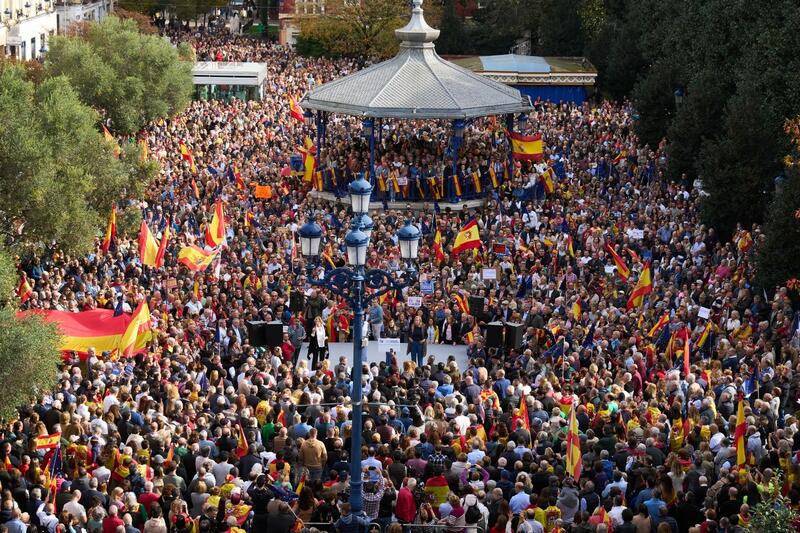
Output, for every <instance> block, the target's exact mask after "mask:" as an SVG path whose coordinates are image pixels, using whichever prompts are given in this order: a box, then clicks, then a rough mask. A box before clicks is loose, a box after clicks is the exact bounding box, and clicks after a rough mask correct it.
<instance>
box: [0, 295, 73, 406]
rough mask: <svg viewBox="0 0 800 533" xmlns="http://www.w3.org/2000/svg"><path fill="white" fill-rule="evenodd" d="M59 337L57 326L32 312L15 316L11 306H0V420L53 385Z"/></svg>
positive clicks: (57, 362) (58, 357)
mask: <svg viewBox="0 0 800 533" xmlns="http://www.w3.org/2000/svg"><path fill="white" fill-rule="evenodd" d="M59 338H60V335H59V333H58V328H57V326H56V325H55V324H52V323H47V322H45V321H44V320H42V319H41V317H39V316H37V315H35V314H31V315H27V316H25V317H24V318H17V317H16V310H15V309H14V308H13V307H11V306H6V307H4V308H2V309H0V390H2V391H3V394H2V396H0V398H2V399H1V400H0V419H5V420H8V419H11V418H13V416H14V415H15V413H16V408H17V407H19V406H20V405H23V404H26V403H28V402H29V401H30V400H31V399H33V398H36V397H38V396H41V395H42V394H43V393H45V392H46V391H48V390H49V389H50V388H51V387H52V386H53V385H55V382H56V375H57V370H58V364H59V363H60V362H61V354H60V353H59V351H58V346H59V344H60V342H59Z"/></svg>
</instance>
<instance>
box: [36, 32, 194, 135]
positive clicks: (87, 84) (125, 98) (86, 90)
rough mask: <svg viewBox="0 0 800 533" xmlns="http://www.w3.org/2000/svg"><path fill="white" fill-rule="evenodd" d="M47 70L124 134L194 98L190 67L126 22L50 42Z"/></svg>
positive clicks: (171, 49)
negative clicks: (63, 78)
mask: <svg viewBox="0 0 800 533" xmlns="http://www.w3.org/2000/svg"><path fill="white" fill-rule="evenodd" d="M45 67H46V69H47V72H48V74H49V75H51V76H66V77H67V78H68V79H69V82H70V84H71V85H72V86H73V87H74V89H75V91H76V93H77V95H78V96H79V98H80V99H81V101H82V102H84V103H85V104H87V105H89V106H91V107H94V108H95V109H97V110H100V111H101V112H102V113H103V114H104V115H105V116H107V117H108V118H109V119H111V129H112V131H116V132H120V133H125V134H132V133H134V132H136V131H138V130H139V129H141V128H142V127H143V126H144V125H145V124H147V123H148V122H149V121H151V120H153V119H156V118H158V117H163V116H167V115H172V114H174V113H176V112H179V111H181V110H182V109H183V108H185V107H186V105H187V104H188V103H189V101H190V97H191V93H192V78H191V64H190V63H188V62H184V61H181V59H180V57H179V52H178V50H177V49H176V48H175V47H173V46H171V45H170V44H169V43H168V42H166V41H165V40H164V39H162V38H160V37H158V36H155V35H145V34H142V33H140V32H139V31H138V28H137V25H136V22H134V21H133V20H130V19H129V20H120V19H118V18H116V17H107V18H105V19H104V20H103V21H102V22H100V23H97V24H90V25H88V26H87V27H86V31H85V32H82V33H81V34H80V35H73V36H55V37H53V39H52V41H51V43H50V51H49V52H48V53H47V57H46V61H45Z"/></svg>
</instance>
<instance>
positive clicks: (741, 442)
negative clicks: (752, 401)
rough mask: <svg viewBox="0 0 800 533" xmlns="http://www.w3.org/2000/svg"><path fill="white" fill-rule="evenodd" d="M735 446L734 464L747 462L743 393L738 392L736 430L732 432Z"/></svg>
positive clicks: (741, 464) (740, 464)
mask: <svg viewBox="0 0 800 533" xmlns="http://www.w3.org/2000/svg"><path fill="white" fill-rule="evenodd" d="M733 442H734V446H735V448H736V464H737V465H739V466H743V465H744V464H745V462H747V422H745V419H744V395H743V394H742V393H741V392H739V405H738V407H737V408H736V430H735V432H734V439H733Z"/></svg>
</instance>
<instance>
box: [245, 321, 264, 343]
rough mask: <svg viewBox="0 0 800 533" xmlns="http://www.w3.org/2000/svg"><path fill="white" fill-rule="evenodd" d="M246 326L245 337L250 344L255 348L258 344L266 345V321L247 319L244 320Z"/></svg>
mask: <svg viewBox="0 0 800 533" xmlns="http://www.w3.org/2000/svg"><path fill="white" fill-rule="evenodd" d="M245 326H247V338H248V339H249V340H250V346H255V347H256V348H258V347H260V346H267V323H266V322H264V321H263V320H248V321H247V322H245Z"/></svg>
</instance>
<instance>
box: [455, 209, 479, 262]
mask: <svg viewBox="0 0 800 533" xmlns="http://www.w3.org/2000/svg"><path fill="white" fill-rule="evenodd" d="M480 247H481V237H480V234H479V233H478V223H477V222H476V221H475V219H474V218H473V219H472V220H470V221H469V222H467V223H466V224H465V225H464V227H463V228H461V231H459V232H458V235H456V239H455V241H453V255H454V256H456V255H458V254H460V253H461V252H465V251H467V250H474V249H476V248H480Z"/></svg>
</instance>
